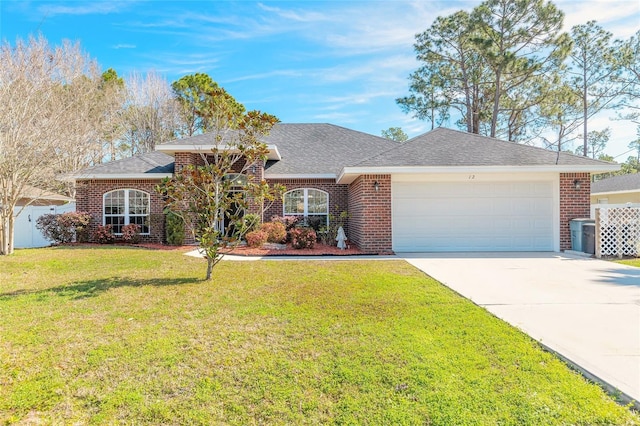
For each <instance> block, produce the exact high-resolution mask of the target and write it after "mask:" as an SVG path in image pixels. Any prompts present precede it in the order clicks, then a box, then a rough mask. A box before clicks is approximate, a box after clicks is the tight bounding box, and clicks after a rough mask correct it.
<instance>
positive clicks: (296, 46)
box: [0, 0, 640, 161]
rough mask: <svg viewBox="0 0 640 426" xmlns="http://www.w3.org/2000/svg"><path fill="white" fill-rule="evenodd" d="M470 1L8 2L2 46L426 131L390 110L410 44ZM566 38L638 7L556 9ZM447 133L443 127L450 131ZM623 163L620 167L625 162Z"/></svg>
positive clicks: (627, 2) (298, 114)
mask: <svg viewBox="0 0 640 426" xmlns="http://www.w3.org/2000/svg"><path fill="white" fill-rule="evenodd" d="M479 3H480V2H479V1H365V0H360V1H284V2H272V1H262V2H253V1H204V0H203V1H180V2H178V1H160V0H149V1H105V2H103V1H14V0H0V38H2V39H3V40H7V41H9V42H11V43H13V42H15V40H16V38H17V37H21V38H26V37H28V36H29V35H30V34H34V33H37V32H41V33H42V34H43V35H44V36H45V37H46V38H47V39H48V40H49V41H50V42H51V43H54V44H57V43H59V42H60V41H61V40H62V39H70V40H74V41H79V42H80V43H81V45H82V47H83V48H84V49H85V50H86V51H87V52H88V53H89V54H90V55H91V56H92V57H93V58H95V59H96V60H97V61H98V62H99V63H100V65H101V67H102V68H103V69H107V68H114V69H115V70H116V71H117V72H118V74H119V75H121V76H125V77H126V76H127V75H128V74H130V73H131V72H132V71H138V72H146V71H148V70H152V69H153V70H155V71H157V72H159V73H160V74H162V75H163V76H164V77H165V78H166V79H167V80H168V81H169V82H172V81H174V80H177V79H178V78H180V77H181V76H183V75H185V74H192V73H195V72H204V73H207V74H209V75H210V76H211V77H212V78H213V79H214V80H215V81H217V82H218V83H219V84H220V85H222V86H223V87H224V88H225V89H227V91H229V92H230V93H231V94H232V95H233V96H234V97H235V98H236V99H238V100H239V101H240V102H242V103H243V104H245V105H246V106H247V108H249V109H259V110H263V111H266V112H269V113H271V114H274V115H276V116H277V117H278V118H280V120H281V121H283V122H290V123H293V122H329V123H334V124H337V125H341V126H345V127H349V128H352V129H356V130H360V131H364V132H367V133H371V134H376V135H379V134H380V131H381V130H382V129H387V128H389V127H391V126H399V127H402V128H403V129H404V130H405V132H407V133H408V134H409V135H410V136H415V135H418V134H420V133H422V132H424V131H427V130H428V129H429V127H428V125H427V123H425V122H421V121H418V120H415V119H412V118H411V116H410V115H406V114H404V113H403V112H402V111H401V110H400V108H399V107H398V106H397V105H396V103H395V99H396V98H398V97H401V96H404V95H406V94H407V93H408V76H409V74H410V73H411V72H412V71H413V70H415V69H416V68H417V67H418V63H417V62H416V60H415V53H414V51H413V42H414V36H415V34H416V33H419V32H422V31H424V30H425V29H427V28H428V27H429V26H430V25H431V23H432V21H433V19H434V18H436V17H437V16H444V15H448V14H451V13H453V12H455V11H457V10H459V9H466V10H471V9H472V8H473V7H474V6H476V5H478V4H479ZM555 3H556V4H557V5H558V6H559V8H560V9H562V10H563V11H564V12H565V15H566V17H565V29H567V30H568V29H569V28H570V27H571V26H573V25H576V24H580V23H586V22H587V21H588V20H591V19H595V20H597V21H598V23H599V24H600V25H602V26H603V27H604V28H605V29H607V30H608V31H611V32H612V33H613V34H614V37H616V38H628V37H630V36H631V35H632V34H633V33H635V31H637V30H638V29H639V28H640V1H638V0H605V1H578V0H562V1H556V2H555ZM614 115H615V114H614V113H607V114H605V115H601V116H599V117H597V119H595V120H593V121H592V122H591V123H590V128H591V129H593V130H599V129H603V128H605V127H607V126H610V127H611V128H612V130H613V136H612V139H611V141H610V143H609V148H608V149H607V152H608V153H609V154H611V155H614V156H616V155H619V154H622V153H624V152H625V151H628V148H627V145H628V143H629V142H630V141H631V140H633V139H635V137H636V136H635V126H634V125H633V124H630V123H628V122H621V121H611V120H610V119H609V116H614ZM451 126H452V125H451ZM626 157H627V155H626V154H625V155H623V156H621V157H619V158H618V160H619V161H624V160H625V159H626Z"/></svg>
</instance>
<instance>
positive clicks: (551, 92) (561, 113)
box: [537, 83, 582, 152]
mask: <svg viewBox="0 0 640 426" xmlns="http://www.w3.org/2000/svg"><path fill="white" fill-rule="evenodd" d="M537 111H538V112H537V114H538V116H539V117H540V121H541V127H542V129H543V132H542V133H541V134H540V137H541V138H542V140H543V141H544V143H545V144H546V148H551V147H553V150H554V151H556V150H557V151H558V152H560V151H562V150H563V148H566V145H567V144H568V143H569V142H573V140H575V139H576V137H577V136H575V133H574V132H575V131H576V129H578V128H579V127H580V123H581V117H582V108H581V103H580V95H579V94H578V93H577V92H576V91H575V90H573V88H572V87H571V86H570V85H569V84H566V83H565V84H560V85H557V86H556V85H553V86H552V87H551V88H549V89H548V92H547V95H546V96H545V98H544V99H543V101H542V102H541V103H540V105H539V106H538V108H537ZM546 130H549V131H548V132H546Z"/></svg>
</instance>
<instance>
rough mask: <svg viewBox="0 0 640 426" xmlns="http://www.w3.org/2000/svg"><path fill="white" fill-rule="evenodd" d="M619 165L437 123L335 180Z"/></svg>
mask: <svg viewBox="0 0 640 426" xmlns="http://www.w3.org/2000/svg"><path fill="white" fill-rule="evenodd" d="M619 168H620V166H619V165H617V164H614V163H608V162H606V161H600V160H593V159H590V158H586V157H581V156H577V155H573V154H569V153H565V152H560V153H558V152H556V151H549V150H547V149H544V148H538V147H534V146H529V145H523V144H518V143H515V142H507V141H503V140H500V139H496V138H490V137H487V136H481V135H477V134H473V133H467V132H462V131H459V130H452V129H447V128H444V127H439V128H437V129H434V130H432V131H430V132H428V133H425V134H423V135H420V136H416V137H414V138H412V139H410V140H408V141H407V142H404V143H402V144H400V145H399V146H397V147H395V148H393V149H390V150H388V151H385V152H382V153H379V154H377V155H374V156H372V157H370V158H368V159H366V160H363V161H361V162H359V163H357V164H356V165H355V166H347V167H345V168H344V169H343V171H342V173H341V175H340V176H339V178H338V181H339V182H340V183H350V182H351V181H353V179H355V177H357V176H359V175H361V174H366V173H369V174H375V173H407V174H409V173H456V172H457V173H465V172H471V171H473V172H502V173H504V172H510V173H513V172H556V173H557V172H604V171H614V170H618V169H619Z"/></svg>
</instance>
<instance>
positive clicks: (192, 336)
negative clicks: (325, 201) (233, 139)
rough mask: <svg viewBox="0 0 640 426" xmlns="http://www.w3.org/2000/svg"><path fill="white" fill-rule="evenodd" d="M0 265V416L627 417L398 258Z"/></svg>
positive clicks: (122, 253) (14, 260)
mask: <svg viewBox="0 0 640 426" xmlns="http://www.w3.org/2000/svg"><path fill="white" fill-rule="evenodd" d="M204 268H205V264H204V261H203V260H201V259H194V258H189V257H186V256H184V255H182V254H181V253H180V252H163V251H146V250H135V249H129V250H126V249H114V248H110V249H82V248H77V249H65V248H55V249H38V250H21V251H18V252H16V254H15V255H14V256H11V257H5V258H0V423H13V422H24V423H38V422H40V423H41V424H72V423H78V424H114V423H124V424H238V425H245V424H385V425H391V424H393V425H404V424H406V425H410V424H421V425H570V424H571V425H625V424H634V425H637V424H640V420H639V419H638V417H637V416H636V415H635V414H633V413H632V412H631V411H629V410H628V409H626V408H625V407H621V406H619V405H617V404H616V403H615V402H614V401H613V400H611V399H610V398H609V397H608V396H607V395H606V394H605V393H604V392H603V391H602V390H601V389H600V388H599V387H597V386H595V385H593V384H590V383H587V382H586V381H585V380H584V379H583V378H582V377H581V376H579V375H577V374H576V373H574V372H572V371H570V370H569V369H568V368H567V367H566V366H565V365H564V364H563V363H562V362H560V361H559V360H558V359H556V358H554V357H553V356H552V355H550V354H548V353H546V352H544V351H543V350H541V349H540V348H539V346H538V345H537V344H536V343H535V342H533V341H532V340H531V339H529V338H528V337H526V336H525V335H523V334H522V333H520V332H519V331H517V330H515V329H514V328H512V327H510V326H508V325H506V324H505V323H503V322H501V321H499V320H497V319H496V318H494V317H492V316H491V315H490V314H488V313H487V312H486V311H484V310H483V309H481V308H478V307H476V306H475V305H473V304H472V303H470V302H468V301H466V300H464V299H462V298H460V297H459V296H457V295H456V294H454V293H453V292H451V291H449V290H448V289H447V288H445V287H443V286H442V285H440V284H439V283H437V282H436V281H434V280H432V279H430V278H428V277H426V276H425V275H423V274H422V273H420V272H419V271H417V270H416V269H414V268H413V267H411V266H410V265H408V264H406V263H404V262H401V261H380V262H371V261H343V262H322V261H313V262H304V261H299V262H293V261H292V262H277V261H271V262H268V261H265V262H223V263H221V264H220V265H218V266H217V267H216V268H215V269H214V281H213V282H211V283H207V282H202V281H200V277H201V276H202V275H203V273H204Z"/></svg>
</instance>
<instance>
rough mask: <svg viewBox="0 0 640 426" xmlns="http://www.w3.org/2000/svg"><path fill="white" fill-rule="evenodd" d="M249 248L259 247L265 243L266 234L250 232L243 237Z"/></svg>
mask: <svg viewBox="0 0 640 426" xmlns="http://www.w3.org/2000/svg"><path fill="white" fill-rule="evenodd" d="M245 239H246V240H247V245H248V246H249V247H261V246H262V245H263V244H264V243H266V242H267V233H266V232H264V231H251V232H249V233H247V235H246V236H245Z"/></svg>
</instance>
